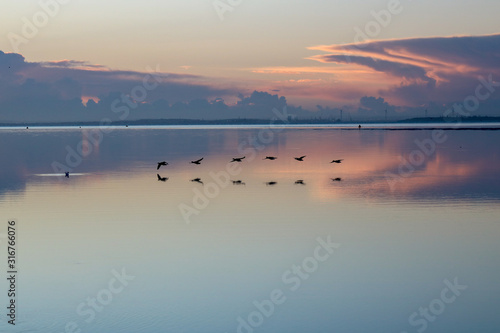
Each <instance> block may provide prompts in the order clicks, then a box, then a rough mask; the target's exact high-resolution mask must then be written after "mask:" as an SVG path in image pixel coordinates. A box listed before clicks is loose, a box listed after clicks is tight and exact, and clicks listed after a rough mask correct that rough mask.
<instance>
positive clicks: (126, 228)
mask: <svg viewBox="0 0 500 333" xmlns="http://www.w3.org/2000/svg"><path fill="white" fill-rule="evenodd" d="M433 128H434V127H433ZM436 128H437V127H436ZM391 129H392V128H388V127H387V126H383V127H380V128H378V127H373V128H363V129H362V130H357V129H356V130H354V129H352V128H344V129H342V128H338V127H334V128H331V127H328V126H322V127H312V126H302V127H294V128H272V129H271V128H267V127H263V126H251V127H244V126H236V127H231V128H227V127H210V128H204V127H197V128H190V127H180V128H175V127H173V128H172V127H156V128H144V127H140V128H133V127H129V128H121V129H118V128H116V129H112V130H110V131H107V132H106V133H102V132H99V131H97V130H96V128H91V127H88V128H82V129H80V128H30V129H29V130H25V129H15V128H10V129H2V130H0V156H1V160H0V212H1V214H0V215H1V217H2V220H3V222H1V221H0V228H1V229H0V233H2V234H5V233H6V228H7V220H8V219H16V221H18V224H19V231H18V232H19V242H18V253H19V258H18V259H19V272H20V275H19V281H18V290H19V296H18V304H19V307H18V322H17V325H16V326H15V327H12V326H11V325H7V324H6V323H5V320H4V319H5V315H4V314H2V322H1V323H0V328H1V330H2V331H7V332H27V331H32V332H64V331H65V327H66V325H67V324H68V323H70V326H71V325H76V326H77V327H78V329H80V330H81V331H82V332H159V331H164V332H171V331H172V332H174V331H175V332H251V331H254V332H274V333H276V332H332V331H336V332H356V331H357V332H402V331H407V332H417V331H418V330H422V329H424V324H425V331H427V332H472V331H481V332H497V331H498V327H500V320H499V319H498V316H497V314H496V312H497V310H498V308H499V306H500V297H499V296H500V288H499V287H498V280H499V277H500V274H499V273H500V262H499V260H498V253H499V252H500V245H499V243H498V236H499V235H500V233H499V231H500V226H499V216H500V214H499V213H500V209H499V207H500V205H499V202H500V186H499V185H500V177H499V176H500V171H499V170H500V168H499V166H500V154H499V152H500V148H499V147H498V142H500V131H496V130H487V131H483V130H479V129H477V128H474V129H472V128H471V129H469V130H461V131H456V130H446V131H443V132H436V130H432V129H425V128H421V127H418V129H419V130H413V129H415V128H406V129H404V128H397V130H391ZM99 133H100V134H102V137H101V136H100V135H98V134H99ZM436 138H439V140H438V141H439V142H437V141H436V140H435V139H436ZM82 155H85V156H83V157H82ZM302 155H306V158H304V161H303V162H298V161H296V160H295V159H294V157H299V156H302ZM242 156H246V158H245V159H244V160H243V162H242V163H228V162H229V161H231V159H232V158H233V157H242ZM265 156H277V157H278V159H277V160H275V161H269V160H263V158H264V157H265ZM201 157H204V160H203V161H202V163H201V165H194V164H191V163H189V161H192V160H197V159H199V158H201ZM333 159H343V161H342V163H340V164H336V163H333V164H332V163H329V162H330V161H331V160H333ZM163 160H165V161H167V162H168V163H169V165H168V166H166V167H161V168H160V170H158V171H157V170H156V166H157V162H159V161H163ZM228 170H229V171H228ZM64 171H70V177H69V178H66V177H64ZM157 174H159V175H160V176H161V177H165V178H168V180H166V181H164V182H163V181H159V180H158V176H157ZM195 178H200V179H201V181H202V182H203V184H200V183H197V182H193V181H191V180H192V179H195ZM238 180H240V181H241V182H242V183H244V184H239V185H233V182H232V181H238ZM299 180H301V181H302V182H301V183H303V184H300V182H299V184H296V182H297V181H299ZM273 183H274V185H271V184H273ZM318 238H319V239H322V240H323V242H324V241H326V240H327V239H330V240H331V241H332V242H334V243H336V244H337V248H335V249H334V250H332V253H328V252H327V251H326V250H324V249H323V250H321V252H318V251H316V253H321V254H322V255H323V258H325V256H326V254H328V256H326V259H324V261H319V260H317V259H312V258H314V254H315V250H316V248H317V247H318V245H319V244H321V241H318ZM2 241H3V242H2V244H1V246H2V248H3V249H4V248H5V244H6V242H5V239H3V240H2ZM2 253H5V250H2ZM2 258H3V259H1V260H0V266H1V269H2V271H4V272H6V271H7V269H6V267H5V266H6V255H2ZM315 263H316V264H317V265H315ZM304 265H305V266H304ZM294 266H295V268H294ZM297 267H298V268H297ZM123 270H124V271H125V272H126V273H127V274H128V275H130V276H133V277H134V279H133V280H132V279H131V280H130V281H127V282H126V285H125V286H124V287H123V288H122V289H123V290H120V292H116V293H111V294H110V293H109V292H108V291H109V290H110V284H109V283H110V281H111V280H112V279H113V278H114V277H115V275H116V274H117V272H122V271H123ZM114 271H115V273H114ZM308 271H309V272H308ZM455 279H457V280H456V281H458V283H459V284H460V285H465V286H467V288H466V289H465V290H462V291H461V292H460V295H457V296H456V297H455V299H454V300H453V302H450V303H445V302H443V301H440V300H441V295H442V292H443V290H444V289H445V288H447V284H446V282H445V281H448V282H450V283H453V282H454V280H455ZM0 288H2V291H1V295H2V297H0V300H1V301H2V303H3V304H7V303H6V302H7V297H6V293H5V292H4V291H6V290H7V285H6V283H5V282H3V283H2V284H0ZM106 290H108V291H106ZM273 291H281V292H282V294H281V297H280V298H279V300H280V302H279V303H280V304H275V305H274V306H273V309H272V311H271V310H270V308H269V307H268V308H266V304H267V305H268V304H269V303H267V302H266V300H269V299H271V298H272V297H271V294H272V293H273ZM109 295H111V296H112V299H109V298H106V296H109ZM445 295H447V296H453V294H450V293H445ZM93 298H97V299H100V301H101V303H99V301H97V303H96V304H97V305H96V307H95V308H92V307H91V306H90V305H89V303H88V302H89V301H92V299H93ZM436 300H437V301H436ZM255 302H256V303H257V304H260V306H261V308H260V310H259V305H257V306H256V305H255V304H256V303H255ZM440 302H441V303H440ZM103 303H105V304H103ZM82 304H83V305H82ZM262 304H264V305H262ZM441 304H443V305H444V308H442V309H441V308H440V307H439V306H440V305H441ZM431 305H432V306H434V308H432V306H431ZM429 306H431V308H432V309H433V310H434V312H436V313H438V314H433V313H432V312H430V315H429V317H428V319H425V318H426V317H425V316H423V315H421V314H419V311H420V310H419V309H420V308H429ZM262 309H264V310H262ZM266 309H267V310H266ZM438 310H439V311H438ZM415 312H417V316H414V317H413V321H412V323H413V324H412V323H410V322H409V319H410V318H411V316H412V315H413V314H414V313H415ZM92 313H93V315H92ZM431 319H432V320H431ZM242 321H244V322H245V324H241V323H242ZM72 323H74V324H72ZM251 323H253V326H252V325H251Z"/></svg>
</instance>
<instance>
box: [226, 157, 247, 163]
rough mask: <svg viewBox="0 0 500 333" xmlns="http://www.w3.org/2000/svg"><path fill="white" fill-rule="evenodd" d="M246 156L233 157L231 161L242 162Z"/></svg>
mask: <svg viewBox="0 0 500 333" xmlns="http://www.w3.org/2000/svg"><path fill="white" fill-rule="evenodd" d="M244 158H245V156H243V157H237V158H234V157H233V160H232V161H231V162H241V161H242V160H243V159H244ZM231 162H230V163H231Z"/></svg>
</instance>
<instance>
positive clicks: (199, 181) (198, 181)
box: [191, 178, 203, 185]
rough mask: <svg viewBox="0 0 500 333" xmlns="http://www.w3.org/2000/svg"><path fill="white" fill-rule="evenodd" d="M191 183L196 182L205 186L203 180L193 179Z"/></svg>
mask: <svg viewBox="0 0 500 333" xmlns="http://www.w3.org/2000/svg"><path fill="white" fill-rule="evenodd" d="M191 181H192V182H195V183H200V184H201V185H203V182H202V181H201V178H195V179H191Z"/></svg>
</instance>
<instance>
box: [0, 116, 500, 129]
mask: <svg viewBox="0 0 500 333" xmlns="http://www.w3.org/2000/svg"><path fill="white" fill-rule="evenodd" d="M457 123H462V124H476V123H486V124H487V123H500V117H486V116H484V117H483V116H477V117H466V118H460V117H448V118H445V117H426V118H411V119H404V120H395V121H394V120H393V121H390V120H387V121H386V120H372V121H366V120H365V121H357V122H356V121H339V120H338V119H337V120H333V119H317V118H316V119H288V120H287V121H286V122H284V121H283V120H270V119H241V118H238V119H218V120H203V119H142V120H132V121H123V120H120V121H113V122H111V123H106V124H102V123H101V122H99V121H87V122H24V123H19V122H17V123H0V127H79V126H84V127H95V126H112V127H115V126H190V125H215V126H217V125H263V126H265V125H271V126H273V125H274V126H282V125H338V126H356V127H357V126H358V125H361V126H363V125H368V126H369V125H375V124H394V125H403V124H416V125H425V124H429V125H431V124H432V125H437V124H449V125H453V124H457Z"/></svg>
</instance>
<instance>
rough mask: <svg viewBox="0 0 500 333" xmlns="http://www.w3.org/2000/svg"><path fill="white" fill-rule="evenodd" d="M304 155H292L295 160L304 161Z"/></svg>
mask: <svg viewBox="0 0 500 333" xmlns="http://www.w3.org/2000/svg"><path fill="white" fill-rule="evenodd" d="M304 157H306V155H304V156H301V157H294V158H295V159H296V160H297V161H300V162H304Z"/></svg>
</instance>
